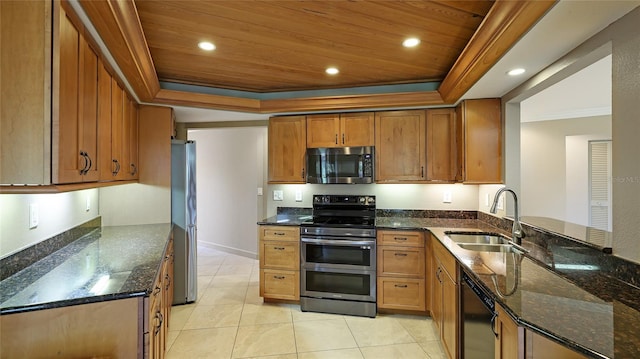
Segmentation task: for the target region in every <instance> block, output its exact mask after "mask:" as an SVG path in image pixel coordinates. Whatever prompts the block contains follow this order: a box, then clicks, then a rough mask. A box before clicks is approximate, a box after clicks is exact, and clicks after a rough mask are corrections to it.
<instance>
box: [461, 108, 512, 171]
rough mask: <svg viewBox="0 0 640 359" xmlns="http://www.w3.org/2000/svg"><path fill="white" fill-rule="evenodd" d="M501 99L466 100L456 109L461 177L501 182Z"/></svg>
mask: <svg viewBox="0 0 640 359" xmlns="http://www.w3.org/2000/svg"><path fill="white" fill-rule="evenodd" d="M500 106H501V104H500V99H480V100H465V101H463V102H462V103H461V104H460V105H459V107H458V108H457V109H456V111H457V113H458V114H459V116H460V119H458V122H459V123H461V126H462V131H461V133H460V135H461V147H462V153H461V160H462V162H461V163H462V171H461V173H462V181H463V182H465V183H501V182H502V116H501V107H500Z"/></svg>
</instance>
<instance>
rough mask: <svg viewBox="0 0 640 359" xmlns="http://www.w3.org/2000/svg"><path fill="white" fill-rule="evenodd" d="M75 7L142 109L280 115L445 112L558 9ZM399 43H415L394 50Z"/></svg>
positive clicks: (507, 4)
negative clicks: (331, 70)
mask: <svg viewBox="0 0 640 359" xmlns="http://www.w3.org/2000/svg"><path fill="white" fill-rule="evenodd" d="M78 1H79V3H80V4H81V6H82V8H83V10H84V11H85V13H86V14H87V16H88V18H89V19H90V21H91V23H92V24H93V25H94V27H95V28H96V30H97V31H98V33H99V34H100V37H101V39H102V40H103V41H104V43H105V44H106V46H107V48H108V49H109V52H110V54H111V55H112V57H113V58H114V59H115V61H116V63H117V65H118V67H119V68H120V69H121V71H122V73H123V74H124V75H125V77H126V79H127V81H128V82H129V84H131V87H132V88H133V90H134V92H135V93H136V94H137V96H138V98H139V99H140V100H141V101H145V102H155V103H160V104H169V105H181V106H194V107H205V108H215V109H223V110H233V111H248V112H262V113H285V112H301V111H319V110H324V111H326V110H345V109H367V108H385V107H402V106H404V107H409V106H414V107H416V106H433V105H444V104H452V103H455V102H456V101H458V99H459V98H460V97H461V96H463V95H464V93H465V92H466V91H467V90H469V89H470V88H471V86H473V84H474V83H475V82H476V81H477V80H478V79H480V78H481V77H482V76H483V75H484V74H485V73H486V71H487V70H489V68H491V66H492V65H493V64H494V63H495V62H496V61H498V60H499V59H500V57H501V56H502V55H504V54H505V53H506V52H507V51H508V50H509V48H510V47H511V46H512V45H513V44H514V43H515V42H516V41H518V39H519V38H520V37H521V36H522V35H523V34H524V33H526V32H527V31H528V30H529V29H530V28H531V27H532V26H533V25H534V24H535V23H536V22H537V21H538V20H539V19H540V18H541V17H542V16H544V14H545V13H546V11H548V10H549V9H550V8H551V7H552V6H553V5H554V3H555V1H556V0H531V1H525V0H519V1H512V0H495V2H494V1H493V0H476V1H457V0H413V1H402V0H307V1H302V0H253V1H252V0H209V1H188V0H173V1H172V0H136V1H135V2H134V1H121V0H78ZM409 36H415V37H418V38H419V39H420V40H421V44H420V45H419V46H418V47H416V48H410V49H407V48H404V47H402V45H401V43H402V41H403V40H404V39H405V38H407V37H409ZM203 40H207V41H211V42H213V43H215V45H216V46H217V49H216V50H215V51H213V52H209V53H206V52H203V51H202V50H200V49H199V48H198V47H197V44H198V42H199V41H203ZM328 66H336V67H338V68H339V70H340V73H339V74H338V75H336V76H329V75H327V74H325V72H324V70H325V69H326V68H327V67H328ZM160 81H166V82H173V83H180V84H191V85H204V86H208V87H211V88H216V89H226V90H244V91H250V92H252V93H258V94H260V93H262V94H264V93H268V94H279V93H281V92H282V91H299V90H321V89H339V88H353V87H363V86H372V85H395V84H411V83H423V82H431V81H438V82H441V83H440V85H439V87H438V88H437V90H435V89H426V90H420V89H414V90H411V91H403V90H398V87H392V88H391V89H389V90H387V91H385V92H383V93H374V92H361V93H353V92H352V93H350V94H336V93H335V92H334V93H331V94H329V95H327V94H323V95H317V94H316V95H315V96H311V95H308V94H306V93H304V94H303V95H302V96H293V97H291V96H280V97H279V98H278V97H277V96H276V97H274V96H271V97H269V98H265V97H262V98H260V97H259V96H253V95H247V93H244V94H237V93H230V92H226V93H220V92H215V91H200V90H193V89H192V88H191V89H186V90H185V89H182V90H176V89H169V88H167V87H165V88H162V87H161V86H160ZM297 94H300V93H299V92H298V93H297Z"/></svg>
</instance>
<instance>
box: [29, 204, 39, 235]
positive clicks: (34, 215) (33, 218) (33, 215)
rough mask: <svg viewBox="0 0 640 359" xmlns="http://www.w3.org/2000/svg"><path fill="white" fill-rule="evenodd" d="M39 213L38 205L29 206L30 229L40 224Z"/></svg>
mask: <svg viewBox="0 0 640 359" xmlns="http://www.w3.org/2000/svg"><path fill="white" fill-rule="evenodd" d="M38 212H39V211H38V204H37V203H31V204H29V229H32V228H36V227H37V226H38V222H39V221H40V218H39V213H38Z"/></svg>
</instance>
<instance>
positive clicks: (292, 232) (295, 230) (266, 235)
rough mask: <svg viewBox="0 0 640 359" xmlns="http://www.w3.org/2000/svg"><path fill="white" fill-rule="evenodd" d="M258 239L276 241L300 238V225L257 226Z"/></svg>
mask: <svg viewBox="0 0 640 359" xmlns="http://www.w3.org/2000/svg"><path fill="white" fill-rule="evenodd" d="M258 231H259V233H258V234H259V237H260V239H266V240H276V241H294V242H297V241H299V240H300V227H298V226H258Z"/></svg>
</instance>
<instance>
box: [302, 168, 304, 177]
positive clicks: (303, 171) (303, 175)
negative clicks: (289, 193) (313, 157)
mask: <svg viewBox="0 0 640 359" xmlns="http://www.w3.org/2000/svg"><path fill="white" fill-rule="evenodd" d="M302 179H304V168H303V169H302Z"/></svg>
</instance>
